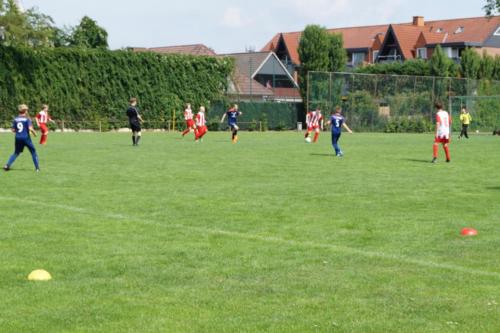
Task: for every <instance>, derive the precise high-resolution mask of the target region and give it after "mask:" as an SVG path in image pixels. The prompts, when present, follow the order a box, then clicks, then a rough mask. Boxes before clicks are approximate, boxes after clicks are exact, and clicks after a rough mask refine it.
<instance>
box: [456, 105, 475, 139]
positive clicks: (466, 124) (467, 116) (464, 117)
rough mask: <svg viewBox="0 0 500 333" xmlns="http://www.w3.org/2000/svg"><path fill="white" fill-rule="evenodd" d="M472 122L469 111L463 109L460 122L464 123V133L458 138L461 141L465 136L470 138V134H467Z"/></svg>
mask: <svg viewBox="0 0 500 333" xmlns="http://www.w3.org/2000/svg"><path fill="white" fill-rule="evenodd" d="M471 121H472V117H471V115H470V114H469V111H467V108H465V107H463V108H462V114H461V115H460V122H461V123H462V131H461V132H460V135H459V136H458V138H459V139H461V138H462V136H465V137H466V138H467V139H468V138H469V134H468V133H467V129H468V127H469V125H470V123H471Z"/></svg>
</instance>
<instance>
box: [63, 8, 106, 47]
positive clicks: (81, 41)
mask: <svg viewBox="0 0 500 333" xmlns="http://www.w3.org/2000/svg"><path fill="white" fill-rule="evenodd" d="M70 45H71V46H76V47H82V48H91V49H107V48H108V33H107V32H106V30H104V28H101V27H100V26H99V25H97V22H96V21H94V20H92V19H91V18H90V17H88V16H84V17H83V18H82V20H81V22H80V24H79V25H77V26H76V27H75V28H74V30H73V34H72V35H71V41H70Z"/></svg>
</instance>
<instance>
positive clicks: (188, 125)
mask: <svg viewBox="0 0 500 333" xmlns="http://www.w3.org/2000/svg"><path fill="white" fill-rule="evenodd" d="M186 126H187V128H193V127H194V120H193V119H189V120H186Z"/></svg>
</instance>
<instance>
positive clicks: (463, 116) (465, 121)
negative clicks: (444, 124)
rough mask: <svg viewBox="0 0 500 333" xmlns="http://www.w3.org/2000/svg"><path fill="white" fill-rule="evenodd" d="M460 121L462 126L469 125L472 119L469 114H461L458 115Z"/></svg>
mask: <svg viewBox="0 0 500 333" xmlns="http://www.w3.org/2000/svg"><path fill="white" fill-rule="evenodd" d="M460 121H461V122H462V124H464V125H469V124H470V122H471V121H472V117H471V116H470V114H469V113H462V114H461V115H460Z"/></svg>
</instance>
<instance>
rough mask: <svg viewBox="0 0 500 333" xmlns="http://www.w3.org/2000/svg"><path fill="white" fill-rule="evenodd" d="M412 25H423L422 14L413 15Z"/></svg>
mask: <svg viewBox="0 0 500 333" xmlns="http://www.w3.org/2000/svg"><path fill="white" fill-rule="evenodd" d="M413 25H414V26H416V27H423V26H425V21H424V17H423V16H413Z"/></svg>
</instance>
